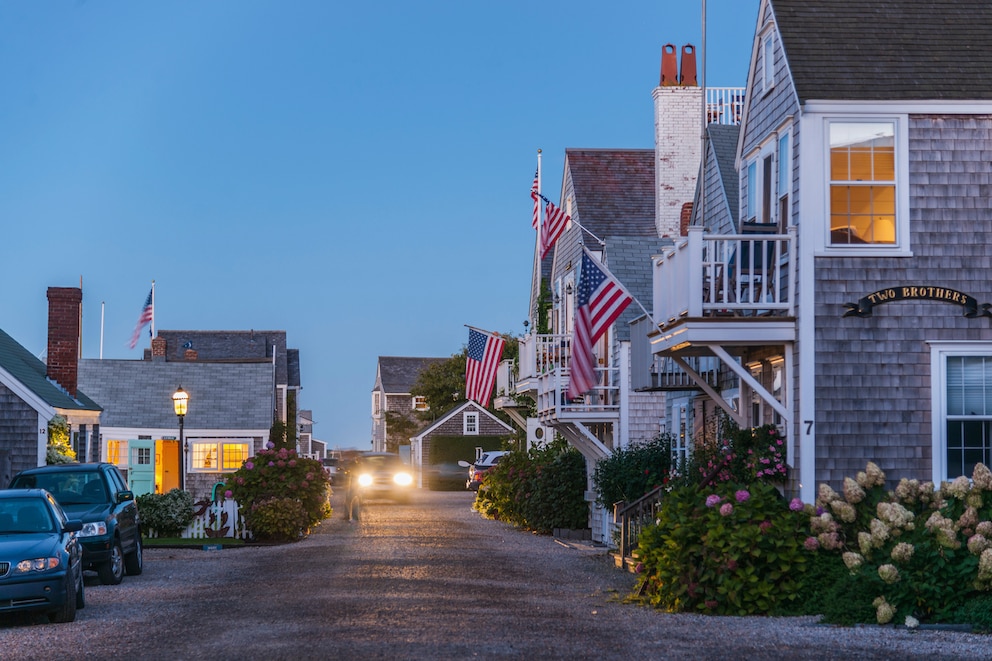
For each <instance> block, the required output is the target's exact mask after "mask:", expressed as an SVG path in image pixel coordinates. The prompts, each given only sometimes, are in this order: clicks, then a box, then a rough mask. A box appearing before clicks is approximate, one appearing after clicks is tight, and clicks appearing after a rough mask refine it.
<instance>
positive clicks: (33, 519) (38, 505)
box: [0, 496, 55, 535]
mask: <svg viewBox="0 0 992 661" xmlns="http://www.w3.org/2000/svg"><path fill="white" fill-rule="evenodd" d="M54 525H55V522H54V521H53V520H52V515H51V511H50V510H49V509H48V505H46V504H45V501H44V500H42V499H41V498H39V497H37V496H31V497H24V498H4V499H0V535H12V534H19V533H32V532H53V531H54V529H55V528H54Z"/></svg>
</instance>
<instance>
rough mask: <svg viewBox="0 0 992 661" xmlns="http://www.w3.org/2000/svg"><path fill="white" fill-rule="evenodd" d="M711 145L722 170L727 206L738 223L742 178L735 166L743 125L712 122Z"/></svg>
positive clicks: (718, 166) (708, 130) (710, 131)
mask: <svg viewBox="0 0 992 661" xmlns="http://www.w3.org/2000/svg"><path fill="white" fill-rule="evenodd" d="M706 131H707V134H708V136H709V142H710V146H711V147H712V149H713V154H714V155H715V156H716V166H717V168H719V170H720V181H721V182H722V183H723V192H724V194H725V195H726V197H727V203H728V204H727V206H728V208H729V210H730V215H731V218H733V221H734V224H735V225H736V224H737V216H738V204H737V200H739V199H740V179H739V177H738V175H737V169H736V167H735V163H736V159H737V137H738V136H739V135H740V132H741V127H740V126H738V125H736V124H734V125H729V124H710V125H709V126H707V127H706Z"/></svg>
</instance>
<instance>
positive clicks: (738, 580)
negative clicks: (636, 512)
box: [637, 482, 807, 615]
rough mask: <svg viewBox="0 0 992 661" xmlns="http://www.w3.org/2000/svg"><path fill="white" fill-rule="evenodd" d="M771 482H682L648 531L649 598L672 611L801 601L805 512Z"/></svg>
mask: <svg viewBox="0 0 992 661" xmlns="http://www.w3.org/2000/svg"><path fill="white" fill-rule="evenodd" d="M801 509H802V506H801V504H799V505H798V506H797V505H796V504H795V501H794V503H793V504H791V506H790V505H789V504H787V503H786V502H785V501H784V499H783V498H782V496H781V495H780V494H779V493H778V491H777V490H776V489H775V487H773V486H772V485H770V484H767V483H765V482H755V483H752V484H750V485H746V486H745V485H740V484H736V483H733V482H725V483H721V484H720V485H718V486H717V487H714V488H712V489H707V490H705V491H700V490H698V489H697V488H695V487H691V486H690V487H679V488H676V489H674V490H673V491H671V492H670V493H669V494H668V495H667V496H666V497H665V499H664V500H663V501H662V506H661V511H660V513H659V515H658V520H657V524H656V525H651V526H647V527H646V528H645V529H644V530H642V532H641V535H640V539H639V546H638V550H637V557H638V560H639V561H640V563H641V565H642V569H643V574H644V575H643V577H642V578H641V582H642V584H643V585H642V588H643V590H644V592H645V594H646V595H648V599H649V601H650V602H651V603H652V604H654V605H655V606H658V607H660V608H664V609H665V610H668V611H671V612H696V613H710V614H719V615H755V614H767V613H771V612H773V611H776V610H780V609H782V608H783V607H784V606H783V604H787V603H788V602H790V601H792V600H794V599H795V598H796V596H797V594H798V589H799V581H800V579H801V577H802V574H803V572H804V570H805V565H806V561H807V552H806V551H805V550H804V548H803V539H804V537H805V535H804V527H805V517H804V515H803V514H802V513H801V512H800V511H796V510H801Z"/></svg>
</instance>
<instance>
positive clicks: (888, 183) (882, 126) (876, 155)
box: [830, 122, 896, 245]
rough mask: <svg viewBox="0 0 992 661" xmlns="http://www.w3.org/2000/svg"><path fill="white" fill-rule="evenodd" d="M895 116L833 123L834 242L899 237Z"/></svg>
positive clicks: (873, 241)
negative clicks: (882, 119)
mask: <svg viewBox="0 0 992 661" xmlns="http://www.w3.org/2000/svg"><path fill="white" fill-rule="evenodd" d="M895 163H896V159H895V124H894V123H893V122H832V123H831V124H830V243H831V245H861V244H873V245H877V244H894V243H895V242H896V166H895Z"/></svg>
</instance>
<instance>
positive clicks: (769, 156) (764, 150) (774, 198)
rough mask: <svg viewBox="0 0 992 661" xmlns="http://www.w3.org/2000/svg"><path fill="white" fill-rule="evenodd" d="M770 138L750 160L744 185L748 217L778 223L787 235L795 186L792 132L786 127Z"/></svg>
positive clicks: (759, 221)
mask: <svg viewBox="0 0 992 661" xmlns="http://www.w3.org/2000/svg"><path fill="white" fill-rule="evenodd" d="M776 135H777V137H773V138H772V139H771V140H769V141H767V142H766V143H765V144H764V145H762V147H761V148H760V149H759V150H758V151H757V152H756V153H754V155H753V156H752V157H751V158H750V160H749V161H748V163H747V169H746V177H747V180H746V181H744V182H742V184H743V186H744V200H743V202H744V220H745V221H746V222H747V223H751V224H753V223H757V224H759V225H766V226H768V225H777V228H776V229H777V231H778V232H780V233H782V234H784V233H785V232H786V231H787V228H788V226H789V212H790V209H789V191H790V190H791V188H792V150H791V144H792V133H791V131H790V130H789V129H788V128H786V129H784V130H781V131H780V132H778V133H777V134H776Z"/></svg>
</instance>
